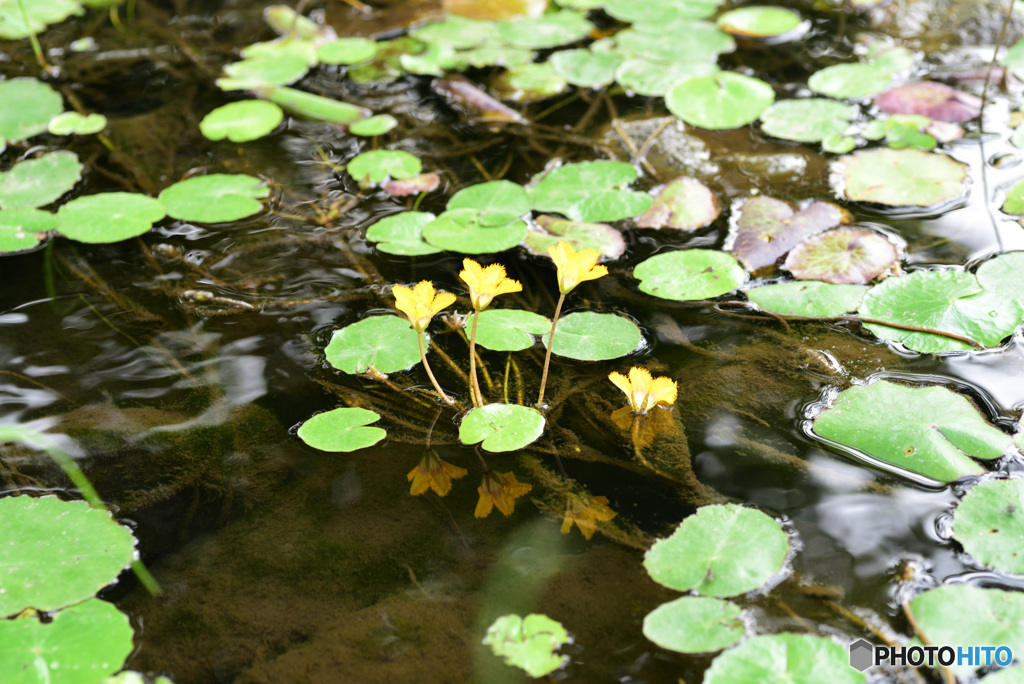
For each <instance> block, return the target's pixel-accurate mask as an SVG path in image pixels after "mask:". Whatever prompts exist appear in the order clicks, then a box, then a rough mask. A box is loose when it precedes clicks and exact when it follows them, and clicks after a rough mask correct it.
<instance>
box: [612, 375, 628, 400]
mask: <svg viewBox="0 0 1024 684" xmlns="http://www.w3.org/2000/svg"><path fill="white" fill-rule="evenodd" d="M608 379H609V380H611V381H612V384H613V385H615V386H616V387H618V388H619V389H620V390H622V392H623V394H625V395H626V397H627V398H630V399H631V398H632V396H633V386H632V385H631V384H629V380H628V379H627V378H626V376H625V375H623V374H622V373H616V372H614V371H613V372H611V373H609V374H608Z"/></svg>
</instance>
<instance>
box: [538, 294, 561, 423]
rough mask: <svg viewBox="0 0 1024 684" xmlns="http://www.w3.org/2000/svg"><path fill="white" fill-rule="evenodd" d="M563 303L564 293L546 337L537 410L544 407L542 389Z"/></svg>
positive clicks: (545, 381)
mask: <svg viewBox="0 0 1024 684" xmlns="http://www.w3.org/2000/svg"><path fill="white" fill-rule="evenodd" d="M564 302H565V293H564V292H563V293H561V294H559V295H558V304H556V305H555V316H554V318H552V319H551V334H550V335H548V352H547V354H545V355H544V372H542V373H541V375H540V396H538V397H537V408H540V407H541V406H543V405H544V388H545V387H546V386H547V384H548V366H549V365H551V350H552V349H554V347H555V326H556V325H558V315H559V314H560V313H562V304H563V303H564Z"/></svg>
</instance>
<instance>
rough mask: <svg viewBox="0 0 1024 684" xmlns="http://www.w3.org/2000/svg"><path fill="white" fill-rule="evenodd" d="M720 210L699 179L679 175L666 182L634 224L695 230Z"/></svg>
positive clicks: (714, 198) (710, 193) (716, 216)
mask: <svg viewBox="0 0 1024 684" xmlns="http://www.w3.org/2000/svg"><path fill="white" fill-rule="evenodd" d="M721 211H722V206H721V204H719V202H718V197H717V196H715V193H713V192H711V190H709V189H708V187H707V186H706V185H704V184H703V183H701V182H700V181H698V180H696V179H694V178H690V177H689V176H681V177H679V178H676V179H674V180H671V181H669V182H668V184H667V185H665V186H664V187H663V188H662V189H661V190H660V191H659V192H658V194H657V196H655V198H654V204H653V205H652V206H651V208H650V209H648V210H647V211H645V212H644V213H643V214H642V215H641V216H640V218H639V219H637V223H636V225H637V226H639V227H640V228H678V229H679V230H696V229H698V228H703V227H704V226H706V225H708V224H710V223H711V222H712V221H714V220H715V219H716V218H718V215H719V214H720V213H721Z"/></svg>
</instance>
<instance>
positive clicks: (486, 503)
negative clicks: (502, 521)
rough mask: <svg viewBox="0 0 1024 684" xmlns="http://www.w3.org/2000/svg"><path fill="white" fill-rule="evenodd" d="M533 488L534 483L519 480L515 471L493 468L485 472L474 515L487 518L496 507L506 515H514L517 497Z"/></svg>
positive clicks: (479, 488)
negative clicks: (494, 469) (498, 471)
mask: <svg viewBox="0 0 1024 684" xmlns="http://www.w3.org/2000/svg"><path fill="white" fill-rule="evenodd" d="M531 489H533V485H529V484H526V483H524V482H517V481H516V476H515V475H514V474H513V473H497V472H494V471H493V470H491V471H488V472H486V473H484V477H483V481H482V482H481V483H480V486H479V487H477V491H478V492H479V493H480V500H479V501H478V502H477V504H476V511H474V513H473V515H475V516H476V517H477V518H486V517H487V516H488V515H489V514H490V512H491V510H492V509H493V508H494V507H497V508H498V510H499V511H501V512H502V514H504V515H505V516H506V517H507V516H510V515H512V511H513V509H515V505H516V499H518V498H519V497H521V496H523V495H525V494H526V493H527V492H529V491H530V490H531Z"/></svg>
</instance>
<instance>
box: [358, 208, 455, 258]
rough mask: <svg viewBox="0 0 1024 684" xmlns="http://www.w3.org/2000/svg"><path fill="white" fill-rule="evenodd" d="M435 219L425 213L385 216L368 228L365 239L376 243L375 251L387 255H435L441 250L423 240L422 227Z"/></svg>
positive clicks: (403, 213) (410, 212)
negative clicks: (377, 250)
mask: <svg viewBox="0 0 1024 684" xmlns="http://www.w3.org/2000/svg"><path fill="white" fill-rule="evenodd" d="M436 218H437V217H436V216H434V215H433V214H431V213H429V212H425V211H406V212H402V213H401V214H394V215H392V216H385V217H384V218H382V219H381V220H380V221H377V222H376V223H375V224H373V225H372V226H370V227H369V229H368V230H367V231H366V239H367V240H368V241H369V242H376V243H377V249H379V250H380V251H382V252H385V253H387V254H400V255H402V256H420V255H424V254H437V253H438V252H440V251H441V250H440V249H438V248H437V247H434V246H433V245H428V244H427V243H426V242H424V240H423V227H424V226H425V225H427V224H428V223H430V222H431V221H433V220H434V219H436Z"/></svg>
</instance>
